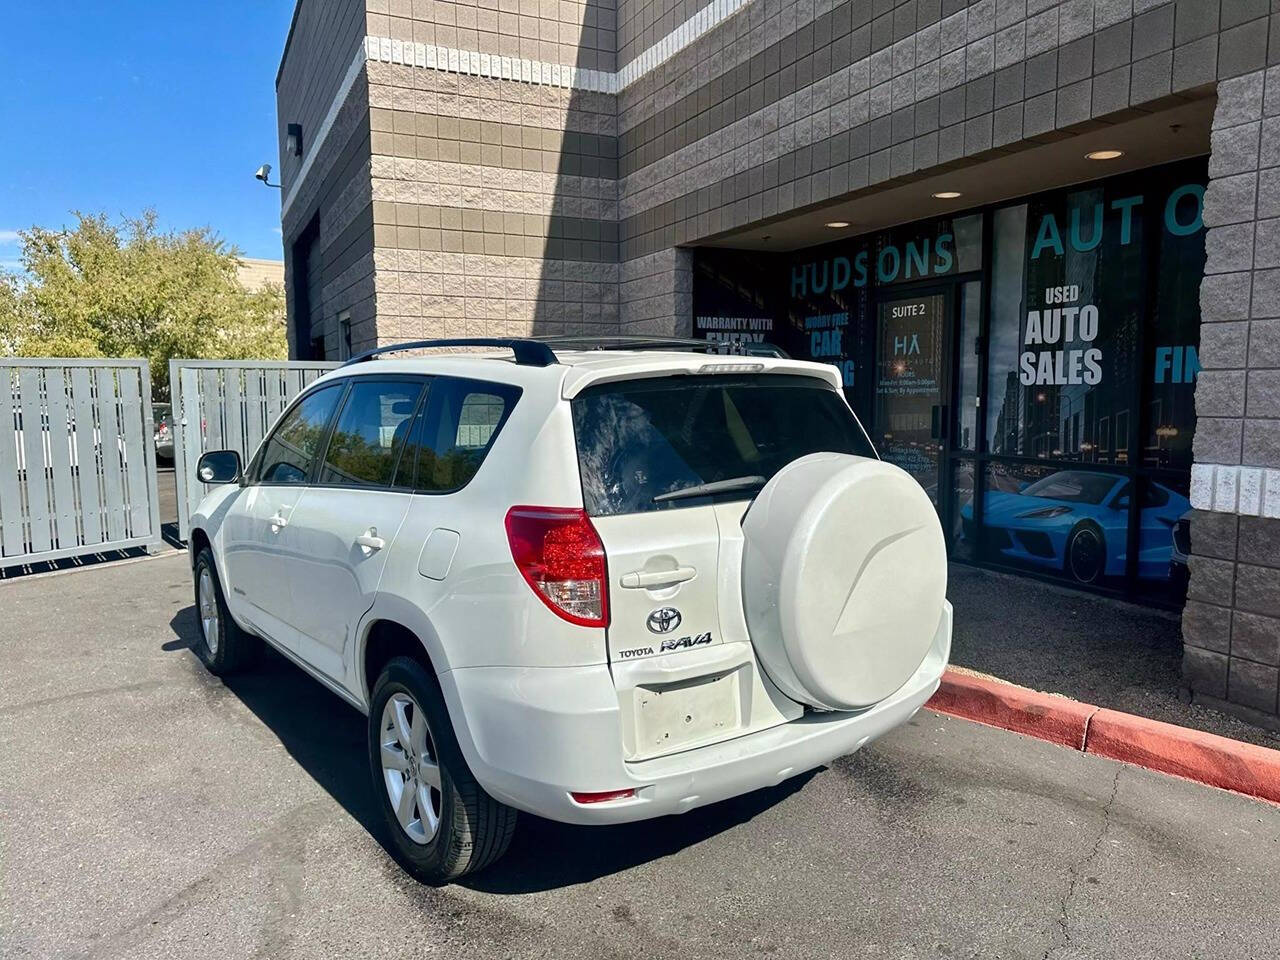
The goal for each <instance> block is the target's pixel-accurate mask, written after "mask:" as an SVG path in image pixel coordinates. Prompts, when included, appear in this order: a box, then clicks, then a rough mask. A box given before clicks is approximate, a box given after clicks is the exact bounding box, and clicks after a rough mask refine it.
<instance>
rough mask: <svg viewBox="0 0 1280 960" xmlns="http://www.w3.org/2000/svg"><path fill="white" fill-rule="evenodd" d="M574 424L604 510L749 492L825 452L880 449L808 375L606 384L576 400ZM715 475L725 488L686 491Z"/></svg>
mask: <svg viewBox="0 0 1280 960" xmlns="http://www.w3.org/2000/svg"><path fill="white" fill-rule="evenodd" d="M573 426H574V431H575V433H576V434H577V440H578V466H579V468H580V470H581V473H582V495H583V502H584V504H585V505H586V508H587V512H588V513H589V514H591V515H592V516H597V517H600V516H612V515H614V514H620V513H643V512H645V511H649V510H662V509H669V508H679V507H688V506H694V505H697V504H705V503H708V502H710V501H711V500H713V499H747V498H750V497H751V496H753V495H754V494H755V492H756V491H757V490H758V489H759V488H760V486H763V483H764V481H767V480H768V479H769V478H770V477H772V476H773V475H774V474H775V473H777V472H778V471H779V470H781V469H782V468H783V467H785V466H786V465H787V464H788V463H790V462H791V461H792V460H796V459H798V458H799V457H803V456H805V455H806V454H810V453H817V452H819V451H830V452H834V453H852V454H856V455H858V456H862V457H874V456H875V452H874V450H873V449H872V447H871V442H870V441H869V440H868V439H867V436H866V434H865V433H864V432H863V431H862V427H861V426H860V425H859V424H858V421H857V420H856V419H854V416H853V414H852V413H851V412H850V410H849V408H848V406H846V405H845V402H844V400H843V398H842V397H840V395H839V394H838V393H836V391H835V390H834V389H832V388H831V387H830V386H828V385H827V384H825V383H823V382H822V381H820V380H818V379H816V378H814V377H804V376H787V375H781V374H756V375H744V376H729V375H724V376H715V375H713V376H702V377H689V376H679V377H661V378H655V379H651V380H627V381H623V382H620V383H605V384H600V385H599V386H596V387H589V388H588V389H586V390H584V391H583V392H582V393H581V394H580V395H579V396H578V397H576V398H575V399H574V400H573ZM714 483H720V484H721V485H722V487H723V489H721V490H718V491H717V490H712V491H710V492H707V493H705V494H703V495H701V496H686V495H685V494H686V493H696V491H697V490H698V489H699V488H701V487H703V486H704V485H706V484H714ZM682 491H683V493H682Z"/></svg>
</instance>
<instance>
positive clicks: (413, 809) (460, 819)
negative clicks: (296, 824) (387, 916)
mask: <svg viewBox="0 0 1280 960" xmlns="http://www.w3.org/2000/svg"><path fill="white" fill-rule="evenodd" d="M397 696H399V697H400V699H398V700H397V703H398V704H401V705H403V704H404V699H403V698H406V697H407V698H408V700H409V701H410V703H409V704H408V706H409V708H410V711H411V712H410V714H409V715H410V716H411V717H412V715H413V714H412V711H413V710H414V709H415V708H416V707H417V706H418V705H421V708H422V713H423V715H424V716H425V717H426V721H427V737H426V739H425V742H424V743H423V744H421V745H420V746H419V748H418V751H417V753H418V754H419V755H416V756H415V757H413V758H412V763H411V765H410V766H411V771H410V772H411V773H413V774H415V777H414V780H413V781H412V782H414V783H417V782H419V781H418V776H416V775H417V774H419V773H420V772H421V771H426V770H427V769H428V768H429V767H430V766H431V762H432V761H434V763H435V764H436V766H437V769H438V774H439V783H440V786H439V789H438V790H432V789H431V788H429V787H427V788H426V789H427V790H428V791H429V798H430V799H429V802H430V803H431V805H432V808H433V813H434V814H435V815H436V816H438V826H437V827H436V829H435V832H434V834H429V833H428V831H429V829H430V827H429V824H426V823H424V820H429V819H430V816H431V815H432V814H427V815H426V817H424V815H423V813H422V811H421V808H420V803H421V801H420V800H419V799H417V797H419V796H421V795H420V794H417V793H416V792H415V794H414V797H415V799H412V800H410V801H409V803H410V804H411V806H410V807H409V817H411V818H412V817H413V814H414V813H416V814H417V815H418V816H417V818H416V820H411V823H410V825H408V826H406V825H402V824H401V821H400V819H399V817H398V816H397V815H396V811H395V808H394V807H393V805H392V793H391V791H392V789H393V783H395V782H398V783H405V782H410V781H409V776H408V775H407V774H406V773H401V772H399V771H396V770H392V771H387V770H384V768H383V756H382V748H383V743H384V740H386V739H388V738H392V739H396V741H397V742H396V744H395V745H389V746H390V749H391V750H392V751H393V752H394V750H395V749H396V745H398V738H397V737H396V736H395V733H394V729H392V730H388V728H387V727H386V725H385V722H384V720H385V718H386V716H387V713H388V709H389V708H388V705H389V704H390V702H391V701H392V699H393V698H396V697H397ZM394 710H395V705H392V706H391V707H390V711H392V712H394ZM391 722H392V723H393V724H394V720H392V721H391ZM368 731H369V732H368V741H369V769H370V772H371V774H372V779H373V790H374V794H375V795H376V797H377V800H376V801H375V802H376V803H377V804H378V809H379V810H380V811H381V812H382V817H383V821H384V824H385V826H386V831H387V835H388V838H389V843H390V850H391V853H392V854H393V855H394V856H395V858H396V860H397V862H399V864H400V865H401V866H402V867H403V868H404V869H405V870H406V871H407V872H408V873H409V874H410V875H411V876H413V877H414V878H415V879H417V880H419V881H421V882H422V883H428V884H432V885H434V886H439V885H441V884H446V883H449V882H450V881H452V880H456V879H458V878H459V877H461V876H463V875H464V874H468V873H474V872H475V871H477V870H482V869H484V868H485V867H487V866H488V865H489V864H491V863H493V862H494V861H495V860H497V859H498V858H499V857H501V856H502V855H503V854H504V853H506V852H507V847H508V846H509V845H510V844H511V837H512V835H513V833H514V832H515V826H516V811H515V810H513V809H512V808H511V807H508V806H505V805H504V804H501V803H499V802H498V801H497V800H494V799H493V798H492V797H491V796H489V795H488V794H487V793H485V792H484V789H483V788H482V787H481V786H480V784H478V783H477V782H476V779H475V777H473V776H472V775H471V770H470V769H469V768H468V767H467V763H466V760H465V759H463V756H462V751H461V749H460V748H459V747H458V739H457V737H456V736H455V735H454V732H453V725H452V724H451V723H450V721H449V713H448V710H447V709H446V707H445V703H444V696H443V695H442V694H441V692H440V685H439V683H437V682H436V678H435V677H434V676H433V675H432V674H431V673H430V672H428V671H427V669H426V668H425V667H423V665H422V664H420V663H418V662H417V661H416V660H412V659H410V658H409V657H396V658H395V659H394V660H392V661H391V662H390V663H389V664H387V666H386V669H384V670H383V671H382V674H381V676H379V677H378V682H377V683H376V684H375V685H374V688H373V697H372V698H371V702H370V704H369V723H368ZM421 777H422V782H423V783H425V782H426V781H427V780H429V779H430V777H429V776H427V775H426V774H425V773H421ZM389 778H390V781H391V782H389ZM396 778H399V780H396ZM400 789H402V790H403V789H405V788H404V787H403V786H401V787H400ZM437 806H438V810H437ZM413 822H417V823H418V827H417V834H418V839H414V836H413V835H411V829H412V823H413Z"/></svg>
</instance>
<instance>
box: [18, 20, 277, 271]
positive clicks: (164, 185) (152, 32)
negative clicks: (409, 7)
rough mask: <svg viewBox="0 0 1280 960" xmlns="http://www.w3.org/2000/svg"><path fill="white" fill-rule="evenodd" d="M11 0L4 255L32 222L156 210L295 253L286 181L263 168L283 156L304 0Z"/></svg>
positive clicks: (170, 218) (262, 248) (245, 244)
mask: <svg viewBox="0 0 1280 960" xmlns="http://www.w3.org/2000/svg"><path fill="white" fill-rule="evenodd" d="M0 6H2V7H3V17H4V40H3V41H2V42H0V131H3V134H2V135H0V144H3V147H2V148H0V267H13V266H15V264H14V263H13V261H14V260H15V259H16V257H17V255H18V247H17V243H16V237H15V236H14V231H15V230H17V229H19V228H24V227H28V226H31V225H32V224H39V225H40V226H44V227H53V228H56V227H60V226H62V225H64V224H67V223H70V222H73V220H74V218H73V217H72V215H71V211H73V210H84V211H86V212H96V211H105V212H106V213H108V214H110V215H111V216H113V217H115V216H118V215H120V214H137V213H139V212H141V211H142V210H143V209H144V208H146V207H154V208H155V210H156V212H157V213H158V214H159V216H160V220H161V223H162V224H163V225H164V226H165V227H166V228H169V227H173V228H179V229H180V228H185V227H195V226H205V225H208V226H210V227H212V228H213V229H214V230H215V231H217V232H218V234H219V235H221V236H222V237H223V238H224V239H226V240H227V241H229V242H230V243H233V244H235V245H236V246H237V247H239V248H240V250H241V251H242V252H243V253H244V254H245V255H246V256H251V257H269V258H272V259H280V258H281V256H282V252H281V247H280V233H279V225H280V192H279V191H278V190H269V189H267V188H266V187H264V186H263V185H262V184H261V183H259V182H258V181H256V180H254V179H253V172H254V170H256V169H257V167H258V165H259V164H262V163H270V164H272V166H277V165H278V161H277V148H276V132H275V131H276V126H275V116H276V103H275V76H276V67H277V66H278V65H279V62H280V53H281V51H282V50H283V49H284V41H285V34H286V33H287V32H288V29H289V19H290V16H291V15H292V12H293V2H292V0H260V2H257V3H252V2H247V0H212V2H209V0H206V2H199V3H197V2H186V0H168V2H161V0H152V2H142V0H112V2H110V3H102V2H101V0H96V2H84V0H30V2H28V0H21V2H19V0H8V2H5V3H3V4H0ZM272 179H273V180H275V179H276V177H275V175H274V174H273V176H272Z"/></svg>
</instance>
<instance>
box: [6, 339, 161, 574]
mask: <svg viewBox="0 0 1280 960" xmlns="http://www.w3.org/2000/svg"><path fill="white" fill-rule="evenodd" d="M153 431H154V424H153V418H152V412H151V371H150V368H149V367H148V366H147V361H146V360H117V359H109V360H69V359H68V360H64V359H53V358H48V357H40V358H36V359H21V360H20V359H5V360H0V566H11V565H16V564H25V563H35V562H40V561H45V560H59V559H62V558H64V557H73V556H79V555H82V554H86V553H95V552H98V551H101V550H122V549H127V548H130V547H151V546H154V545H156V544H158V543H159V542H160V507H159V501H158V499H157V484H156V461H155V448H154V446H153V445H152V434H153Z"/></svg>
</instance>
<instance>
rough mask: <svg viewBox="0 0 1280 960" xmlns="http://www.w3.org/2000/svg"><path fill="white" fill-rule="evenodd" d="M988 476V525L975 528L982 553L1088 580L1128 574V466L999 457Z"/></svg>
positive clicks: (1112, 580) (1107, 581)
mask: <svg viewBox="0 0 1280 960" xmlns="http://www.w3.org/2000/svg"><path fill="white" fill-rule="evenodd" d="M984 479H985V481H986V483H985V486H986V493H985V494H984V496H983V502H982V506H983V516H982V527H981V529H980V530H978V531H977V532H976V533H975V535H974V538H975V539H976V540H977V543H978V554H979V556H980V557H981V558H982V559H984V560H988V561H990V562H993V563H999V564H1002V565H1008V566H1014V567H1021V568H1024V569H1028V570H1033V571H1035V572H1037V573H1042V574H1048V575H1050V576H1055V577H1062V578H1064V579H1067V580H1071V581H1074V582H1076V583H1080V584H1086V585H1089V586H1113V585H1115V584H1116V583H1117V582H1118V581H1119V580H1120V579H1121V578H1123V577H1124V574H1125V563H1126V548H1127V537H1128V528H1129V503H1128V486H1129V480H1128V478H1127V477H1126V476H1125V475H1124V474H1123V473H1119V472H1115V471H1108V470H1100V469H1093V468H1084V467H1079V466H1062V467H1053V466H1041V465H1038V464H1016V463H1005V462H1000V461H993V462H990V463H988V464H987V465H986V468H985V476H984ZM968 511H969V515H970V517H971V516H972V513H971V511H972V507H969V508H968Z"/></svg>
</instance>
